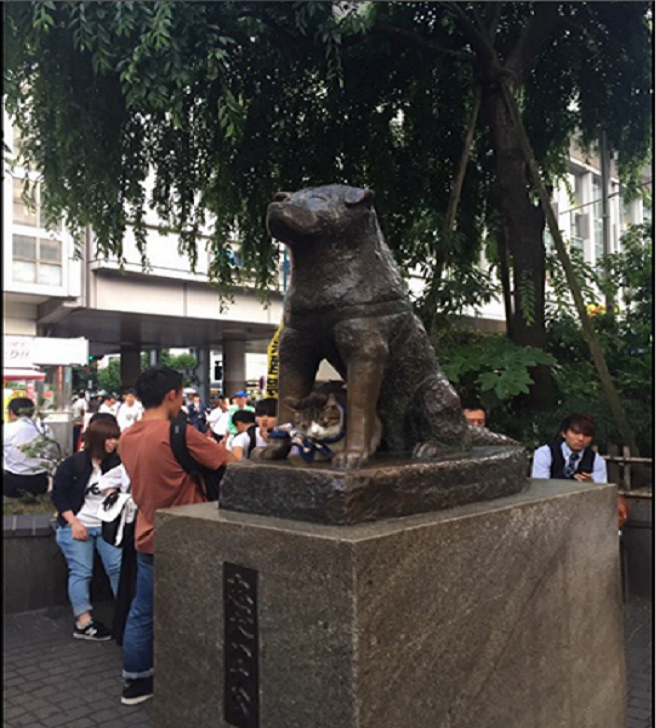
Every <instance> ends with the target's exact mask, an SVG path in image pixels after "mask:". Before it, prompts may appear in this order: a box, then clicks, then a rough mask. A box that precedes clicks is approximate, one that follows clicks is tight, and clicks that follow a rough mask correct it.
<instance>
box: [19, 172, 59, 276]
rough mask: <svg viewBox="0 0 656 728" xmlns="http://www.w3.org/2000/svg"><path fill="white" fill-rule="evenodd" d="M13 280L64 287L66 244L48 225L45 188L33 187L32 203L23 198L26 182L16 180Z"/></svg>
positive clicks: (31, 188) (31, 189)
mask: <svg viewBox="0 0 656 728" xmlns="http://www.w3.org/2000/svg"><path fill="white" fill-rule="evenodd" d="M12 192H13V219H12V222H13V225H14V234H13V237H12V279H13V281H14V282H15V283H35V284H38V285H42V286H61V285H62V281H63V269H62V241H61V240H59V239H58V238H57V237H55V236H54V234H53V233H52V232H50V231H49V230H48V228H47V226H46V221H45V218H44V215H43V214H42V209H41V188H40V186H39V185H36V186H31V187H30V193H31V194H32V203H31V204H29V203H28V202H26V201H25V200H24V199H23V180H22V179H14V180H13V181H12Z"/></svg>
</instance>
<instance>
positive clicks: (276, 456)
mask: <svg viewBox="0 0 656 728" xmlns="http://www.w3.org/2000/svg"><path fill="white" fill-rule="evenodd" d="M279 352H280V353H279V357H280V358H279V362H280V374H279V379H278V424H279V425H284V424H287V423H288V422H289V421H290V419H291V411H290V410H289V408H288V407H287V405H286V403H285V402H286V400H287V399H288V398H292V399H303V398H304V397H307V396H308V394H310V392H311V391H312V385H313V384H314V377H315V375H316V373H317V369H318V368H319V359H318V356H317V354H316V353H315V351H314V349H313V348H312V347H311V346H309V345H308V343H307V337H304V336H303V335H302V334H299V333H298V332H296V331H295V330H294V329H292V328H287V327H286V328H283V331H282V336H281V339H280V350H279ZM290 450H291V442H290V440H289V439H276V440H270V441H269V444H268V445H266V446H264V447H258V448H254V449H253V451H252V452H251V454H250V458H251V460H284V459H285V458H286V457H287V455H288V454H289V451H290Z"/></svg>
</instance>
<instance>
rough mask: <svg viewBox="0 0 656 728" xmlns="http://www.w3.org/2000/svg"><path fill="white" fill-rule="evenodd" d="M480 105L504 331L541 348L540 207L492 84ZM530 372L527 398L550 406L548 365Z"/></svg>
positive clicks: (499, 95) (551, 388)
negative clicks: (497, 234) (495, 206)
mask: <svg viewBox="0 0 656 728" xmlns="http://www.w3.org/2000/svg"><path fill="white" fill-rule="evenodd" d="M483 104H484V110H485V121H486V123H487V124H488V126H489V127H490V131H491V138H492V143H493V146H494V155H495V165H496V172H497V185H498V189H497V192H498V201H499V215H500V218H501V225H502V231H503V233H504V236H505V238H506V244H507V246H508V252H509V254H510V259H511V262H512V268H513V288H514V290H513V296H512V303H513V306H512V309H513V310H512V316H511V319H510V321H509V323H510V326H509V327H508V331H509V336H510V337H511V339H512V340H513V341H514V342H515V343H516V344H519V345H520V346H533V347H536V348H538V349H545V348H546V344H547V332H546V326H545V316H544V307H545V300H544V299H545V277H546V267H545V266H546V263H545V249H544V241H543V234H544V226H545V216H544V212H543V211H542V209H541V208H540V207H539V206H535V205H534V204H533V203H532V202H531V200H530V197H529V187H528V184H527V170H526V162H525V160H524V155H523V153H522V148H521V142H520V140H519V139H518V138H516V137H517V134H516V132H515V129H514V126H513V125H512V122H511V120H510V118H509V117H508V112H507V109H506V106H505V102H504V99H503V96H502V92H501V88H500V87H499V86H498V85H497V84H488V85H487V86H486V88H485V92H484V99H483ZM532 376H533V380H534V382H535V384H534V386H533V387H532V389H531V393H530V396H529V399H530V401H531V403H532V404H534V405H535V406H537V407H539V408H548V407H551V406H553V403H554V398H555V391H554V385H553V380H552V377H551V372H550V371H549V368H548V367H544V366H539V367H536V368H535V369H534V370H533V372H532Z"/></svg>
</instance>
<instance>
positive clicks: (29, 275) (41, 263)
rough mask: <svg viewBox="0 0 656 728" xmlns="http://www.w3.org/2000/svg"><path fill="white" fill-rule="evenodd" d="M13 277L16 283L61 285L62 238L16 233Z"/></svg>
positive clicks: (13, 252) (14, 238)
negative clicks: (54, 238)
mask: <svg viewBox="0 0 656 728" xmlns="http://www.w3.org/2000/svg"><path fill="white" fill-rule="evenodd" d="M12 278H13V280H14V282H16V283H38V284H40V285H44V286H61V284H62V242H61V240H53V239H51V238H38V237H30V236H27V235H14V236H13V251H12Z"/></svg>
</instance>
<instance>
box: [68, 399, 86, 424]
mask: <svg viewBox="0 0 656 728" xmlns="http://www.w3.org/2000/svg"><path fill="white" fill-rule="evenodd" d="M72 410H73V419H76V420H80V419H82V417H83V415H84V413H85V412H86V410H87V401H86V399H84V397H79V398H78V399H76V400H75V402H73V407H72Z"/></svg>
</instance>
